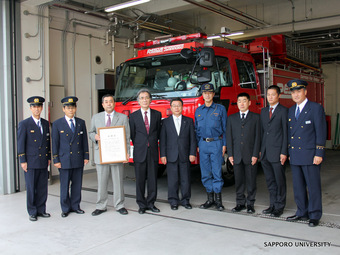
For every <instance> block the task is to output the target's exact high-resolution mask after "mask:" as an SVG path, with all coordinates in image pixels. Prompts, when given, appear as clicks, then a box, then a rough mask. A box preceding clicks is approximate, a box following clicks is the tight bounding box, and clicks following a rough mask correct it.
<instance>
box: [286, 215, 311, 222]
mask: <svg viewBox="0 0 340 255" xmlns="http://www.w3.org/2000/svg"><path fill="white" fill-rule="evenodd" d="M286 220H287V221H299V220H304V221H306V220H308V218H307V217H303V216H297V215H293V216H289V217H287V218H286Z"/></svg>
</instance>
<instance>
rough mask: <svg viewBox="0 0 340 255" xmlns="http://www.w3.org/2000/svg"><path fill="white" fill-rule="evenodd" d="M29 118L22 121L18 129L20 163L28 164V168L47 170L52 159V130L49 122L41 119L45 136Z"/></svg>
mask: <svg viewBox="0 0 340 255" xmlns="http://www.w3.org/2000/svg"><path fill="white" fill-rule="evenodd" d="M32 118H33V117H29V118H27V119H25V120H23V121H20V123H19V128H18V156H19V161H20V163H26V162H27V168H36V169H42V168H47V166H48V160H50V159H51V148H50V128H49V124H48V121H47V120H45V119H42V118H40V120H41V126H42V128H43V134H41V131H40V129H39V127H38V126H37V124H36V123H35V122H34V120H33V119H32Z"/></svg>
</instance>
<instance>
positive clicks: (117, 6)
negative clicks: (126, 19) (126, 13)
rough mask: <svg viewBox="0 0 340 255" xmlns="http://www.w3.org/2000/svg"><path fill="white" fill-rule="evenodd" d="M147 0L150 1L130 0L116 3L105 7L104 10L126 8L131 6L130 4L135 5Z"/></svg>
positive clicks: (144, 0) (111, 10) (144, 1)
mask: <svg viewBox="0 0 340 255" xmlns="http://www.w3.org/2000/svg"><path fill="white" fill-rule="evenodd" d="M147 2H150V0H132V1H128V2H125V3H121V4H116V5H112V6H109V7H106V8H105V11H106V12H113V11H117V10H120V9H124V8H128V7H131V6H135V5H138V4H143V3H147Z"/></svg>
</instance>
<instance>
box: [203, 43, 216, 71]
mask: <svg viewBox="0 0 340 255" xmlns="http://www.w3.org/2000/svg"><path fill="white" fill-rule="evenodd" d="M214 60H215V52H214V50H213V49H212V48H203V49H201V51H200V66H202V67H212V66H213V65H214Z"/></svg>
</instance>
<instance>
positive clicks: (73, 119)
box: [65, 115, 76, 130]
mask: <svg viewBox="0 0 340 255" xmlns="http://www.w3.org/2000/svg"><path fill="white" fill-rule="evenodd" d="M65 119H66V122H67V124H68V126H69V127H70V128H71V121H70V120H72V121H73V124H74V127H76V119H75V118H74V117H73V118H72V119H70V118H69V117H67V116H66V115H65ZM71 130H72V128H71Z"/></svg>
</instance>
